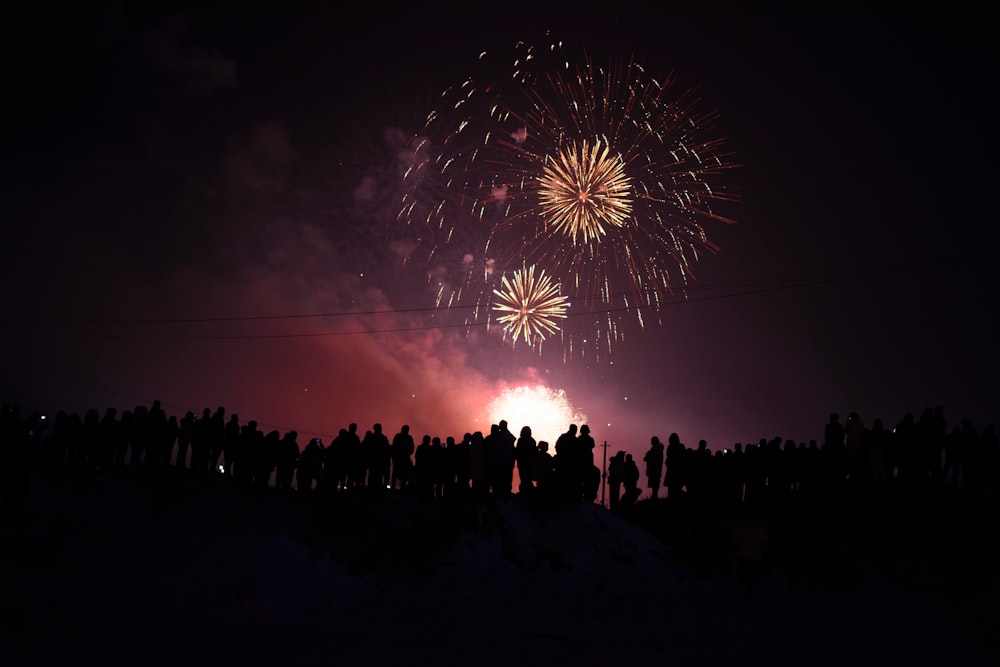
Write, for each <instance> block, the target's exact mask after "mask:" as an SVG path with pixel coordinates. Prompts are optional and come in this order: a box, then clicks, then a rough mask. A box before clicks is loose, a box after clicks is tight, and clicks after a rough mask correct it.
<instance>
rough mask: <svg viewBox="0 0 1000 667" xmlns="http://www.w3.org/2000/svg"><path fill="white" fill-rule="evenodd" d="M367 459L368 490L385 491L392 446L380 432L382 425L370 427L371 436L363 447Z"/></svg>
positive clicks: (377, 424)
mask: <svg viewBox="0 0 1000 667" xmlns="http://www.w3.org/2000/svg"><path fill="white" fill-rule="evenodd" d="M363 449H364V450H365V453H366V458H367V459H368V488H370V489H385V488H387V487H388V486H389V471H390V466H391V461H392V445H390V444H389V438H388V437H386V435H385V433H383V432H382V424H379V423H376V424H374V425H373V426H372V432H371V436H370V437H369V438H368V441H367V443H366V445H365V446H364V447H363Z"/></svg>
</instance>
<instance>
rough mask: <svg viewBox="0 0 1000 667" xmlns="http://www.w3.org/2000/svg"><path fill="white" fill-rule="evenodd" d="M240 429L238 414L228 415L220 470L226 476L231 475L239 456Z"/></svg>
mask: <svg viewBox="0 0 1000 667" xmlns="http://www.w3.org/2000/svg"><path fill="white" fill-rule="evenodd" d="M241 430H242V429H241V427H240V416H239V415H238V414H236V413H233V414H231V415H229V421H227V422H226V435H225V441H224V442H223V445H222V460H223V461H224V463H223V470H222V472H223V473H224V474H225V475H226V476H228V477H232V476H233V468H235V467H236V460H237V459H238V458H239V453H238V452H239V448H240V431H241ZM192 467H193V466H192Z"/></svg>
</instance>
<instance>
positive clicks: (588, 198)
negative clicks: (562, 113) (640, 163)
mask: <svg viewBox="0 0 1000 667" xmlns="http://www.w3.org/2000/svg"><path fill="white" fill-rule="evenodd" d="M538 194H539V201H540V207H541V211H542V215H543V216H544V218H545V221H546V223H547V224H548V225H549V226H550V227H551V228H552V229H553V230H554V231H557V232H560V233H562V234H565V235H566V236H568V237H569V238H570V239H572V241H573V242H574V243H576V242H577V241H583V242H584V243H586V242H589V241H597V240H599V239H600V237H601V236H603V235H604V234H605V233H607V227H609V226H611V227H622V226H624V225H625V223H626V222H627V220H628V217H629V215H631V213H632V184H631V179H630V178H629V176H628V174H627V173H626V171H625V162H624V160H622V157H621V155H619V154H617V153H614V152H612V150H611V147H610V146H609V145H608V144H607V143H606V142H604V141H602V140H601V139H597V140H595V141H581V142H579V143H577V142H576V141H571V142H569V143H568V144H567V145H566V146H563V147H562V148H561V149H560V150H559V151H558V153H557V154H556V156H555V157H554V158H551V159H548V160H546V162H545V165H544V167H543V168H542V174H541V176H540V177H539V178H538Z"/></svg>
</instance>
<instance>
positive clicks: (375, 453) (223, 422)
mask: <svg viewBox="0 0 1000 667" xmlns="http://www.w3.org/2000/svg"><path fill="white" fill-rule="evenodd" d="M551 449H552V450H554V451H550V446H549V443H548V442H546V441H536V439H535V438H534V437H533V436H532V431H531V427H530V426H528V425H525V426H523V427H522V428H521V429H520V431H519V433H518V435H517V436H515V435H514V434H513V433H512V432H511V431H510V429H509V426H508V424H507V422H506V421H500V422H499V423H497V424H493V425H492V426H491V428H490V431H489V433H487V434H484V433H482V432H481V431H476V432H469V433H465V434H464V435H463V436H462V437H460V438H456V437H453V436H447V437H444V438H441V437H437V436H430V435H423V436H422V438H421V439H420V441H419V442H416V440H415V438H414V436H413V435H412V434H411V433H410V427H409V426H408V425H403V426H402V427H400V429H399V431H398V432H396V433H395V434H394V435H393V436H392V438H391V439H390V437H389V436H388V435H387V433H386V432H385V431H384V430H383V427H382V425H381V424H378V423H376V424H373V425H372V427H371V429H369V430H367V431H366V432H365V433H364V434H363V435H362V434H361V433H359V431H358V425H357V424H356V423H351V424H349V425H348V426H347V427H346V428H343V429H341V430H340V432H339V433H338V435H337V436H336V437H335V438H334V439H333V440H332V441H331V442H330V443H329V444H326V445H324V443H323V442H322V441H321V440H320V439H318V438H314V439H310V440H309V441H308V442H306V443H304V444H302V443H300V442H299V440H298V433H297V432H296V431H294V430H291V431H287V432H285V433H280V432H279V431H277V430H270V431H268V432H266V433H265V432H264V431H263V430H261V429H260V428H259V427H258V423H257V422H256V421H255V420H248V421H245V422H243V421H241V420H240V417H239V415H237V414H233V413H227V411H226V409H225V408H224V407H219V408H217V409H215V410H212V409H210V408H205V409H204V410H203V412H202V414H201V415H200V416H199V415H196V414H195V413H194V412H192V411H189V412H187V413H186V414H184V415H183V416H182V417H180V418H179V419H178V418H177V417H176V416H174V415H168V414H167V413H166V411H165V410H164V408H163V406H162V405H161V403H160V401H153V402H152V403H151V405H149V406H145V405H137V406H135V408H134V409H132V410H126V411H124V412H123V413H122V414H120V415H119V414H118V412H117V410H116V409H115V408H108V409H107V410H106V411H105V412H104V413H103V415H102V414H100V413H99V412H98V411H97V410H96V409H91V410H88V411H87V412H86V413H84V414H83V415H82V417H81V416H80V415H78V414H76V413H71V412H66V411H60V412H57V413H56V414H55V415H54V417H53V418H52V419H51V420H49V419H47V418H46V417H45V416H43V415H41V414H39V413H33V414H30V415H27V416H24V417H22V416H21V415H20V414H19V410H18V409H17V407H16V406H13V405H10V404H5V405H3V408H2V414H0V456H2V460H3V461H4V463H5V464H13V465H35V466H40V467H45V468H50V469H92V470H103V471H113V470H131V469H148V468H163V467H169V468H174V469H184V470H190V471H192V472H193V473H196V474H201V475H206V476H210V475H216V476H224V477H226V478H229V479H231V480H232V481H233V482H234V484H236V485H237V486H239V487H241V488H245V489H272V488H273V489H274V490H276V491H277V492H280V493H285V494H291V495H298V496H301V497H311V496H316V495H317V494H319V495H322V494H327V493H337V492H343V491H350V490H352V489H361V488H366V489H387V490H397V491H407V492H410V493H412V494H414V495H416V496H419V497H422V498H426V499H440V498H445V497H462V498H479V499H483V498H487V497H491V496H497V497H504V496H509V495H511V494H513V493H514V492H515V491H516V492H518V493H522V494H535V495H537V496H540V497H550V498H555V499H566V500H587V501H591V502H595V501H598V499H599V498H600V501H601V502H602V503H604V502H606V504H607V505H608V506H609V508H610V509H611V510H612V511H619V510H620V509H621V508H623V507H626V506H629V505H632V504H634V503H635V502H636V501H637V500H638V499H639V497H640V496H641V495H642V489H641V488H640V482H641V475H640V469H639V465H638V464H637V462H636V461H635V460H634V459H633V457H632V455H631V454H630V453H627V452H625V451H618V452H617V453H616V454H614V455H613V456H611V457H610V460H609V461H608V462H607V467H606V469H604V470H602V469H601V468H599V467H598V466H597V465H596V463H595V441H594V438H593V437H592V436H591V434H590V429H589V427H588V426H587V425H585V424H584V425H580V426H579V427H578V426H577V425H576V424H570V425H568V428H567V430H566V432H564V433H562V434H561V435H560V436H559V437H558V439H557V440H556V442H555V443H554V446H553V447H552V448H551ZM643 464H644V468H645V471H644V472H645V482H646V488H647V489H648V491H649V496H650V497H651V498H654V499H655V498H659V497H661V495H665V497H666V498H677V497H680V496H686V497H689V498H697V499H702V500H710V501H714V502H717V503H721V504H723V505H731V504H740V503H754V502H756V501H759V500H763V499H765V498H775V497H783V496H785V495H787V494H791V493H796V492H808V491H811V490H814V489H818V488H823V487H829V486H831V485H837V484H842V483H850V484H863V483H875V484H878V483H880V482H884V481H886V480H890V479H898V480H902V481H914V482H921V481H934V482H942V483H953V484H959V485H963V486H966V487H975V488H984V489H992V490H1000V443H998V438H997V434H996V431H995V428H994V426H993V425H987V426H985V427H984V428H983V429H982V430H979V429H977V428H976V427H975V426H974V425H973V424H972V422H971V421H970V420H968V419H964V420H962V421H961V422H960V423H959V424H955V425H953V426H951V427H950V428H949V425H948V423H947V421H946V419H945V415H944V410H943V408H942V407H933V408H932V407H927V408H925V409H924V410H923V412H922V413H921V414H920V416H919V417H917V418H914V416H913V415H911V414H907V415H905V416H904V417H903V418H902V419H901V420H900V421H899V422H898V423H897V424H896V425H895V426H894V427H893V428H891V429H889V428H886V426H885V425H884V423H883V422H882V420H880V419H875V420H874V421H873V422H872V423H871V425H870V426H866V425H865V424H864V422H863V420H862V419H861V417H860V416H859V415H858V414H856V413H851V414H850V415H849V416H848V417H847V419H846V420H844V421H842V420H841V418H840V416H839V415H838V414H837V413H833V414H831V415H830V418H829V421H828V423H827V424H826V426H825V428H824V429H823V437H822V440H821V441H817V440H811V441H810V442H808V443H806V442H799V443H796V442H793V441H792V440H785V439H782V438H780V437H775V438H770V439H768V438H762V439H760V440H759V441H758V442H754V443H745V444H744V443H735V444H734V446H733V447H732V449H729V448H726V449H722V450H715V451H713V450H710V449H709V448H708V444H707V443H706V442H705V441H704V440H701V441H699V442H698V444H697V446H695V447H688V446H687V445H685V444H684V443H683V442H682V441H681V439H680V437H679V435H678V434H677V433H672V434H670V436H669V437H668V440H667V444H666V445H664V444H663V443H662V442H661V441H660V439H659V437H657V436H653V437H652V438H651V440H650V445H649V448H648V450H647V451H646V452H645V454H644V456H643ZM515 480H516V486H515ZM605 493H606V494H607V501H605Z"/></svg>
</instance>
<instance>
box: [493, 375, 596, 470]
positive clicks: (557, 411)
mask: <svg viewBox="0 0 1000 667" xmlns="http://www.w3.org/2000/svg"><path fill="white" fill-rule="evenodd" d="M487 411H488V413H489V416H490V423H491V424H498V423H500V420H502V419H506V420H507V425H508V427H509V428H510V431H511V433H513V434H514V435H519V434H520V433H521V427H522V426H530V427H531V435H532V436H533V437H534V438H535V440H537V441H541V440H545V441H546V442H548V443H549V453H554V451H555V449H554V448H555V444H556V438H558V437H559V434H560V433H564V432H565V431H566V430H567V429H568V428H569V425H570V424H576V425H577V426H581V425H583V424H586V423H587V416H586V415H585V414H583V413H582V412H581V411H579V410H577V409H576V408H575V407H573V406H572V405H571V404H570V401H569V398H568V397H567V396H566V392H565V391H564V390H562V389H552V388H550V387H546V386H545V385H543V384H534V385H522V386H518V387H508V388H506V389H504V390H503V391H502V392H501V393H500V395H499V396H497V397H496V398H494V399H493V400H492V401H491V402H490V404H489V406H488V408H487ZM484 435H485V434H484Z"/></svg>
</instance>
